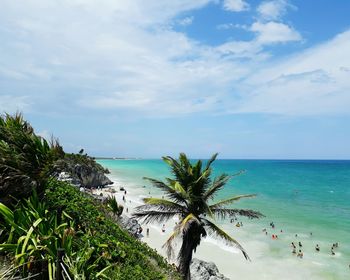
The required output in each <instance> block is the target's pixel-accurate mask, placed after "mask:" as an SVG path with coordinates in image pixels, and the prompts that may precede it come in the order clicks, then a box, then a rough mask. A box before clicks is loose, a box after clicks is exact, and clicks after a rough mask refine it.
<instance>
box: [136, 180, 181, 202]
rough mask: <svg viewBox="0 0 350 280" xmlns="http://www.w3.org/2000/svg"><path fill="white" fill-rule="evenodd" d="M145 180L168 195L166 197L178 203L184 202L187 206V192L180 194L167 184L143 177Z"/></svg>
mask: <svg viewBox="0 0 350 280" xmlns="http://www.w3.org/2000/svg"><path fill="white" fill-rule="evenodd" d="M143 179H144V180H147V181H149V182H150V183H151V184H152V185H153V186H154V187H156V188H158V189H161V190H162V191H164V192H165V193H166V195H167V196H168V197H170V198H172V199H174V200H175V201H176V202H182V203H185V204H186V196H185V195H186V192H184V193H183V192H178V191H176V189H174V188H172V187H171V186H169V185H167V184H165V183H164V182H162V181H159V180H156V179H152V178H148V177H143Z"/></svg>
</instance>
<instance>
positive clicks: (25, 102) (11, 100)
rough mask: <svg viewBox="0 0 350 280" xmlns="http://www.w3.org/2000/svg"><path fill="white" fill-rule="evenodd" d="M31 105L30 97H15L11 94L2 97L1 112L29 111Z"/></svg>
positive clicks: (0, 99) (0, 101)
mask: <svg viewBox="0 0 350 280" xmlns="http://www.w3.org/2000/svg"><path fill="white" fill-rule="evenodd" d="M30 105H31V102H30V98H29V97H28V96H13V95H10V94H3V93H2V94H1V95H0V112H7V113H15V112H17V111H18V112H21V111H23V110H25V109H29V108H30Z"/></svg>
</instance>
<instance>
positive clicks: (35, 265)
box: [0, 192, 75, 277]
mask: <svg viewBox="0 0 350 280" xmlns="http://www.w3.org/2000/svg"><path fill="white" fill-rule="evenodd" d="M0 215H1V216H2V218H3V221H4V222H3V223H2V224H1V227H3V228H4V229H5V230H4V231H3V232H2V234H1V236H0V238H1V241H2V244H0V251H3V252H7V253H12V254H13V256H14V258H13V263H12V265H13V268H16V267H17V268H18V269H17V270H13V272H14V273H15V272H17V271H20V272H21V273H22V275H23V276H26V275H27V274H28V273H29V272H32V271H36V270H38V269H40V262H39V261H40V260H43V259H46V260H48V264H49V271H51V275H50V276H51V277H53V275H54V273H55V269H56V268H55V259H56V256H57V250H58V248H64V249H65V252H66V254H67V255H68V256H69V255H71V254H72V239H73V236H74V234H75V231H74V229H73V224H72V223H71V222H70V220H71V219H70V217H69V216H68V215H67V214H66V213H64V212H63V213H62V214H61V217H60V218H61V219H62V218H63V219H64V220H65V222H63V223H59V222H58V215H57V212H55V211H54V212H51V211H48V209H47V207H46V204H45V203H43V202H40V201H39V200H38V196H37V194H36V193H35V192H34V194H33V195H32V196H31V197H30V198H28V199H26V200H24V201H21V202H19V203H18V205H17V207H16V210H14V211H12V210H11V209H10V208H8V207H7V206H6V205H4V204H2V203H0ZM24 264H27V265H26V266H23V265H24Z"/></svg>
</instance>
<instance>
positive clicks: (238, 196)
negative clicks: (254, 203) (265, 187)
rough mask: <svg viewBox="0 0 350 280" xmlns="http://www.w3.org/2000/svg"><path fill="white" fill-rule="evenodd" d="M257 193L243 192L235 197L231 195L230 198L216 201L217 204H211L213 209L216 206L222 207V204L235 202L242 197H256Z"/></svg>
mask: <svg viewBox="0 0 350 280" xmlns="http://www.w3.org/2000/svg"><path fill="white" fill-rule="evenodd" d="M255 196H256V194H243V195H237V196H234V197H231V198H228V199H224V200H221V201H219V202H216V203H215V204H212V205H210V207H211V208H212V209H215V208H220V207H222V206H225V205H227V204H231V203H233V202H236V201H238V200H240V199H242V198H250V197H255Z"/></svg>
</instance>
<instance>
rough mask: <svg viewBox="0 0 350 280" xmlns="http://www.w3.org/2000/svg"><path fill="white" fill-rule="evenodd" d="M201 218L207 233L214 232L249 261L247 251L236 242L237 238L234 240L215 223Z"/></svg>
mask: <svg viewBox="0 0 350 280" xmlns="http://www.w3.org/2000/svg"><path fill="white" fill-rule="evenodd" d="M202 220H203V221H204V223H205V226H206V228H207V231H208V232H209V234H212V235H213V234H214V235H216V236H217V237H219V238H221V239H222V240H223V241H225V243H226V244H227V245H231V246H234V247H236V248H238V249H239V250H240V251H241V252H242V254H243V256H244V257H245V258H246V260H249V261H250V258H249V256H248V254H247V252H246V251H245V249H244V248H243V247H242V246H241V244H239V243H238V241H237V240H235V239H234V238H233V237H231V236H229V235H228V234H227V233H226V232H225V231H224V230H222V229H221V228H219V227H218V226H217V225H215V224H214V223H212V222H211V221H209V220H207V219H202Z"/></svg>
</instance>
